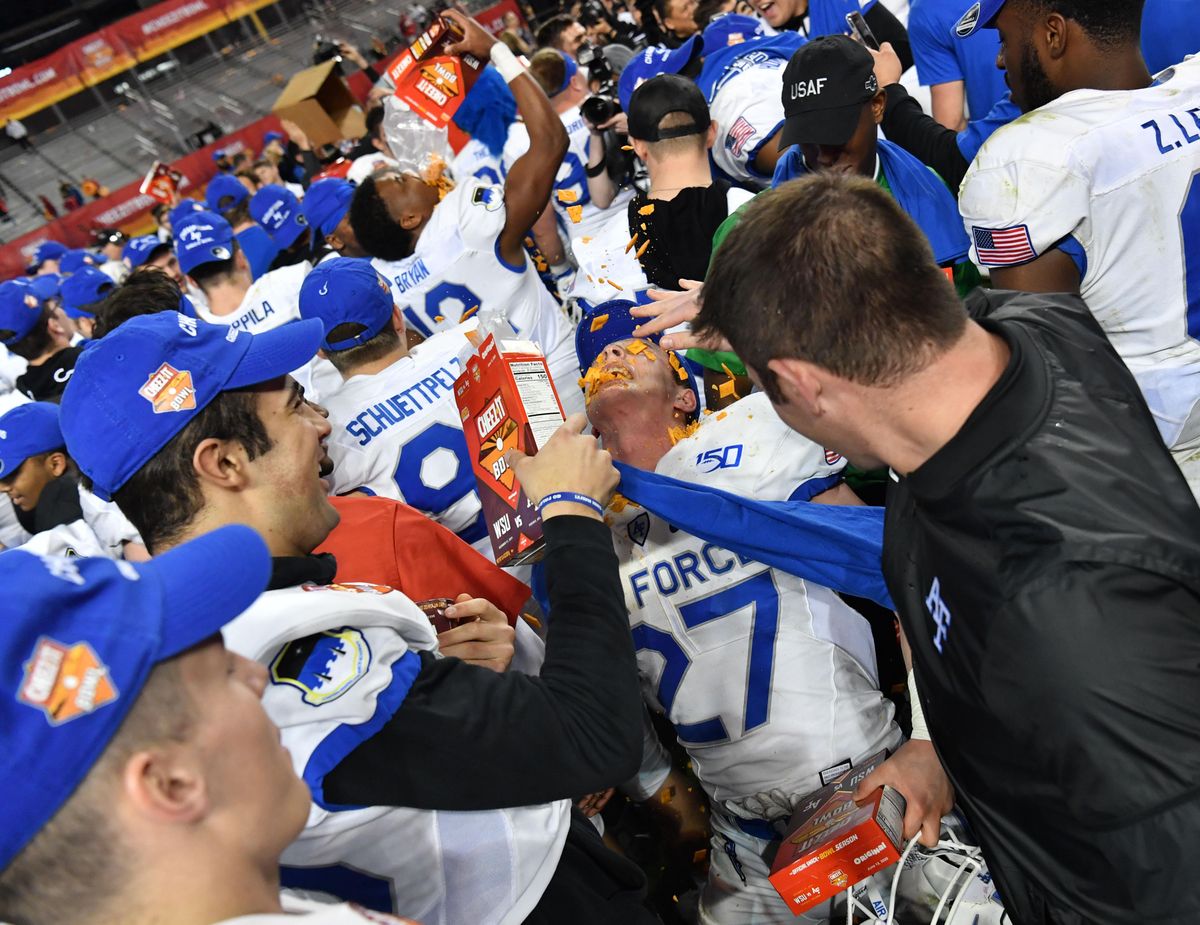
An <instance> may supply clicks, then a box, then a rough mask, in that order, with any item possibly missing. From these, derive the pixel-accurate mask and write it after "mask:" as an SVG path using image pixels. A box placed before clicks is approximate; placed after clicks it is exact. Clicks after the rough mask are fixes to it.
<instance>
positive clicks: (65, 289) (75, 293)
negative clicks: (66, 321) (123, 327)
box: [61, 265, 117, 318]
mask: <svg viewBox="0 0 1200 925" xmlns="http://www.w3.org/2000/svg"><path fill="white" fill-rule="evenodd" d="M116 285H117V284H116V283H114V282H113V279H112V277H111V276H109V275H108V274H107V273H105V272H103V271H102V270H98V269H96V268H95V267H93V266H87V265H84V266H83V267H82V268H81V269H79V270H78V271H76V272H75V273H72V274H71V275H70V276H68V277H67V278H66V279H64V280H63V281H62V292H61V294H62V307H63V311H65V312H66V313H67V314H68V315H70V316H71V317H72V318H92V317H94V315H95V313H94V312H92V311H89V310H88V309H89V308H90V307H91V306H93V305H94V303H96V302H99V301H100V300H101V299H103V298H104V297H105V296H106V295H108V294H109V293H110V292H111V291H112V290H113V289H114V288H116Z"/></svg>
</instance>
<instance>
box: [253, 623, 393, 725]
mask: <svg viewBox="0 0 1200 925" xmlns="http://www.w3.org/2000/svg"><path fill="white" fill-rule="evenodd" d="M370 667H371V647H370V646H369V645H368V644H367V640H366V637H364V636H363V634H362V633H361V632H359V631H358V630H356V629H352V628H351V627H349V626H343V627H342V628H341V629H338V630H325V631H323V632H320V633H314V634H313V635H312V636H305V637H304V638H303V639H296V640H294V641H292V642H289V643H288V644H287V645H285V646H284V647H283V648H282V649H280V650H279V654H278V655H276V656H275V658H274V659H273V660H272V661H271V683H272V684H285V685H288V686H289V687H294V688H297V689H298V690H299V691H301V695H302V696H301V698H300V699H301V700H303V701H304V702H305V703H307V704H308V705H309V706H312V707H319V706H321V705H322V704H325V703H329V702H331V701H333V700H337V699H338V698H339V697H341V696H342V695H343V694H344V693H346V691H348V690H350V688H352V687H353V686H354V685H355V684H357V683H358V681H359V679H360V678H362V677H363V676H364V675H365V674H366V673H367V669H369V668H370Z"/></svg>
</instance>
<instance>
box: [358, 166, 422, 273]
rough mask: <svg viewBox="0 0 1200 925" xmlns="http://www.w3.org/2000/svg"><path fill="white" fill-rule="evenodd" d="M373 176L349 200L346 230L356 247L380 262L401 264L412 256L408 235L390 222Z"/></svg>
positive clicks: (365, 180)
mask: <svg viewBox="0 0 1200 925" xmlns="http://www.w3.org/2000/svg"><path fill="white" fill-rule="evenodd" d="M375 181H376V175H375V174H372V175H371V176H369V177H367V178H366V179H364V180H363V181H362V183H360V184H359V185H358V189H356V190H355V191H354V198H353V199H351V200H350V227H351V228H353V229H354V237H355V238H357V239H358V243H359V245H360V246H361V247H362V249H363V250H365V251H366V252H367V253H368V254H370V255H371V256H372V257H378V258H379V259H380V260H403V259H404V258H405V257H408V256H409V255H411V254H412V252H413V246H414V244H415V243H416V242H415V241H413V236H412V232H411V231H409V230H407V229H406V228H401V227H400V223H399V222H396V221H394V220H393V219H392V216H391V214H390V213H389V212H388V208H387V203H386V202H384V201H383V197H382V196H380V195H379V190H378V188H377V187H376V182H375Z"/></svg>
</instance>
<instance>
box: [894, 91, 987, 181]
mask: <svg viewBox="0 0 1200 925" xmlns="http://www.w3.org/2000/svg"><path fill="white" fill-rule="evenodd" d="M880 83H881V85H882V81H881V82H880ZM886 90H887V102H886V103H885V104H884V108H883V123H882V127H883V133H884V134H885V135H886V136H887V138H888V141H891V142H894V143H896V144H898V145H899V146H900V147H902V148H903V149H904V150H905V151H907V152H908V153H909V154H911V155H912V156H913V157H915V158H916V159H917V160H919V161H920V162H921V163H922V164H925V165H926V166H927V167H932V168H933V169H934V170H935V171H937V174H938V176H939V177H941V178H942V179H943V180H944V181H945V183H946V186H948V187H949V188H950V191H951V192H953V193H955V194H957V193H958V188H959V186H961V185H962V180H963V177H965V176H966V175H967V168H968V167H969V166H971V165H970V162H969V161H968V160H967V159H966V158H965V157H963V153H962V151H961V149H960V148H959V147H958V134H957V133H956V132H954V131H953V130H951V129H948V128H946V127H945V126H944V125H941V124H940V123H938V121H937V120H936V119H933V118H931V117H930V116H928V115H927V114H926V113H925V110H923V109H922V108H921V104H920V103H918V102H917V101H916V100H914V99H913V98H912V97H911V96H909V95H908V91H907V90H905V89H904V87H903V86H902V85H900V84H898V83H893V84H890V85H886Z"/></svg>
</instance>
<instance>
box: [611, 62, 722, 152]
mask: <svg viewBox="0 0 1200 925" xmlns="http://www.w3.org/2000/svg"><path fill="white" fill-rule="evenodd" d="M673 112H682V113H685V114H686V115H689V116H691V117H692V124H691V125H678V126H675V127H674V128H664V129H660V128H659V127H658V125H659V123H660V122H662V120H663V116H666V115H669V114H670V113H673ZM711 121H712V117H711V116H710V115H709V113H708V104H707V103H706V102H704V94H703V93H701V92H700V88H699V87H697V86H696V84H695V83H693V82H692V81H690V80H688V79H687V78H686V77H680V76H679V75H678V74H659V75H658V76H657V77H653V78H651V79H650V80H647V81H646V82H645V83H644V84H641V85H640V86H639V87H638V88H637V89H636V90H634V91H633V95H632V96H630V98H629V137H630V138H636V139H638V140H639V141H664V140H666V139H667V138H682V137H684V136H685V135H699V134H702V133H703V132H707V131H708V126H709V123H710V122H711Z"/></svg>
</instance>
